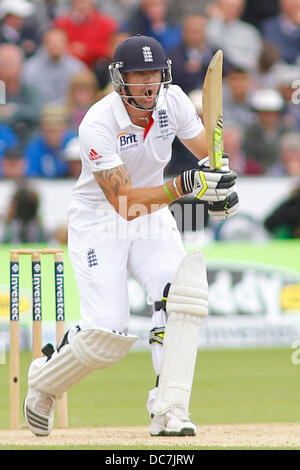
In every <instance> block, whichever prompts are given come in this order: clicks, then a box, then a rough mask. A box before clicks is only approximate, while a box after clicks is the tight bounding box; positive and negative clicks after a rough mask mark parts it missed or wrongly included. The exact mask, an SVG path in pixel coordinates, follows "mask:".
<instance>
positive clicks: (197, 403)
mask: <svg viewBox="0 0 300 470" xmlns="http://www.w3.org/2000/svg"><path fill="white" fill-rule="evenodd" d="M292 352H293V350H292V349H284V348H282V349H253V350H252V349H249V350H223V351H199V354H198V359H197V365H196V371H195V378H194V386H193V393H192V397H191V406H190V409H191V412H192V419H193V420H194V421H196V422H197V423H198V424H217V423H219V424H221V423H255V422H299V421H300V407H299V396H300V365H299V366H296V365H293V364H292V362H291V354H292ZM8 359H9V358H8V357H7V361H8ZM30 360H31V354H30V353H28V352H24V353H22V354H21V370H22V374H21V396H22V400H23V397H24V396H25V394H26V373H27V368H28V365H29V363H30ZM8 376H9V366H8V364H6V365H1V366H0V427H1V428H2V429H6V428H8V427H9V400H8V396H9V387H8ZM154 382H155V375H154V372H153V369H152V362H151V356H150V352H149V353H147V352H137V353H130V354H128V355H127V356H126V357H125V358H124V359H123V360H122V361H120V362H119V363H117V364H115V365H114V366H112V367H111V368H108V369H104V370H101V371H96V372H94V373H93V374H91V375H89V376H88V377H86V378H85V379H84V380H82V381H81V382H80V383H79V384H77V385H75V386H74V387H73V388H72V389H71V390H69V392H68V402H69V426H70V427H81V426H82V427H89V426H91V427H94V426H95V427H102V426H122V425H124V426H125V425H126V426H139V425H142V426H148V424H149V417H148V414H147V411H146V407H145V402H146V399H147V395H148V390H149V389H150V388H152V387H153V385H154ZM21 423H24V419H23V416H21Z"/></svg>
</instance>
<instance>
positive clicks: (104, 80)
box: [93, 31, 129, 97]
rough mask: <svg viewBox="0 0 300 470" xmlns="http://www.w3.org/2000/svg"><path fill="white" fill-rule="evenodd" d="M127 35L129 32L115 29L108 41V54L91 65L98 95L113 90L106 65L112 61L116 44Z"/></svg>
mask: <svg viewBox="0 0 300 470" xmlns="http://www.w3.org/2000/svg"><path fill="white" fill-rule="evenodd" d="M128 37H129V33H126V32H125V31H116V32H115V33H114V34H112V35H111V37H110V41H109V48H108V56H107V57H106V58H103V59H99V60H97V62H96V63H95V65H94V67H93V72H94V74H95V75H96V77H97V80H98V86H99V90H100V97H101V96H102V95H105V94H107V92H110V91H113V87H112V84H111V77H110V73H109V69H108V66H109V64H110V63H111V62H112V61H113V56H114V52H115V50H116V48H117V47H118V45H119V44H120V43H121V42H122V41H124V40H125V39H127V38H128Z"/></svg>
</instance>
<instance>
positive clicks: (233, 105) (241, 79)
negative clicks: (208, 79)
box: [223, 67, 255, 126]
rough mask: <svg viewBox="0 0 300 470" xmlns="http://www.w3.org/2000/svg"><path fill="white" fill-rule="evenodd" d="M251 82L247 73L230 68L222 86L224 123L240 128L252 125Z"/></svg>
mask: <svg viewBox="0 0 300 470" xmlns="http://www.w3.org/2000/svg"><path fill="white" fill-rule="evenodd" d="M252 93H253V80H252V76H251V74H250V73H249V71H247V70H244V69H239V68H234V67H232V68H230V70H229V71H228V73H227V76H226V78H225V80H224V84H223V114H224V116H223V117H224V123H225V124H226V122H236V123H238V124H241V125H242V126H246V125H248V124H250V123H252V122H253V121H254V120H255V118H254V116H253V113H252V111H251V109H250V105H249V103H250V99H251V96H252Z"/></svg>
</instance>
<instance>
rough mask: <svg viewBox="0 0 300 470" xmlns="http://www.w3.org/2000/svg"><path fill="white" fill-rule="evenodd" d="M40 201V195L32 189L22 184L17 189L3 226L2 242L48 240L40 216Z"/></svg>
mask: <svg viewBox="0 0 300 470" xmlns="http://www.w3.org/2000/svg"><path fill="white" fill-rule="evenodd" d="M39 203H40V201H39V196H38V194H37V193H36V192H35V191H33V190H32V189H28V188H26V187H22V186H21V187H19V188H18V189H17V190H16V192H15V194H14V195H13V197H12V200H11V203H10V207H9V208H8V211H7V215H6V218H5V222H4V226H3V227H2V236H1V241H2V243H13V244H19V243H41V242H45V241H47V235H46V233H45V230H44V228H43V225H42V222H41V220H40V218H39V216H38V210H39Z"/></svg>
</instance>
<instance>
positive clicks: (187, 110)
mask: <svg viewBox="0 0 300 470" xmlns="http://www.w3.org/2000/svg"><path fill="white" fill-rule="evenodd" d="M173 99H174V112H175V120H176V124H177V131H176V135H177V136H178V137H179V138H180V139H193V138H194V137H196V136H197V135H198V134H199V133H200V132H201V131H202V130H203V129H204V127H203V124H202V121H201V118H200V117H199V115H198V113H197V111H196V108H195V106H194V105H193V103H192V102H191V100H190V99H189V97H188V96H187V95H186V94H185V93H184V92H183V91H182V89H181V88H180V87H179V86H176V85H175V86H174V87H173Z"/></svg>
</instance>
